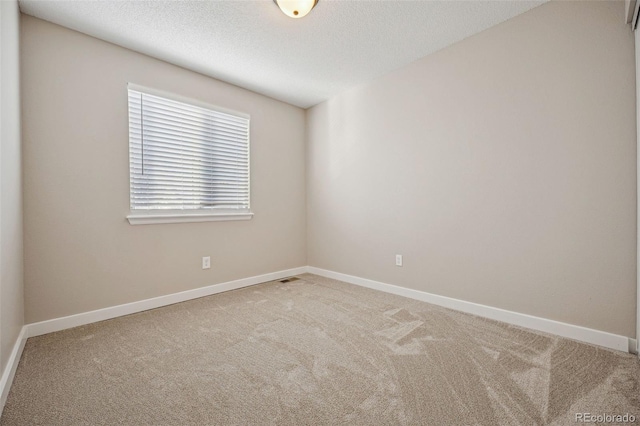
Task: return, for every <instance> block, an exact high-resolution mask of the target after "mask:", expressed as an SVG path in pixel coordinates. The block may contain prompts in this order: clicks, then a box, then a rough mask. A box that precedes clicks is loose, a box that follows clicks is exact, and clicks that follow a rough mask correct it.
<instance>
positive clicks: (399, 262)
mask: <svg viewBox="0 0 640 426" xmlns="http://www.w3.org/2000/svg"><path fill="white" fill-rule="evenodd" d="M396 266H402V255H401V254H396Z"/></svg>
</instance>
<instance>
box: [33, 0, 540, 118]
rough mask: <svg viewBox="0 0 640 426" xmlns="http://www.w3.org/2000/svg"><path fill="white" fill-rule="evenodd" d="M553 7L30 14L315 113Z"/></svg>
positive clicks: (65, 7) (104, 8) (232, 5)
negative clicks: (343, 95) (298, 13)
mask: <svg viewBox="0 0 640 426" xmlns="http://www.w3.org/2000/svg"><path fill="white" fill-rule="evenodd" d="M544 2H545V0H536V1H529V0H524V1H523V0H511V1H495V0H489V1H426V0H421V1H407V0H396V1H372V0H370V1H363V0H359V1H358V0H320V2H319V3H318V5H317V6H316V8H315V9H314V10H313V11H312V12H311V13H310V14H309V15H307V16H306V17H304V18H302V19H291V18H289V17H287V16H285V15H284V14H283V13H282V12H280V10H279V9H278V7H277V6H276V5H275V4H274V3H273V2H272V1H271V0H254V1H245V0H226V1H220V0H214V1H185V0H182V1H113V0H112V1H66V0H64V1H63V0H54V1H51V0H49V1H38V0H21V1H20V9H21V10H22V12H23V13H26V14H29V15H33V16H36V17H38V18H41V19H45V20H47V21H51V22H54V23H56V24H60V25H63V26H65V27H69V28H72V29H74V30H77V31H80V32H83V33H85V34H89V35H91V36H94V37H97V38H100V39H103V40H106V41H109V42H112V43H115V44H118V45H120V46H123V47H126V48H129V49H132V50H135V51H138V52H141V53H145V54H147V55H150V56H153V57H156V58H159V59H162V60H165V61H167V62H171V63H173V64H176V65H180V66H182V67H184V68H188V69H191V70H194V71H197V72H200V73H202V74H205V75H209V76H211V77H214V78H217V79H219V80H223V81H226V82H229V83H232V84H235V85H238V86H241V87H245V88H247V89H250V90H253V91H255V92H258V93H262V94H264V95H267V96H270V97H273V98H276V99H279V100H282V101H284V102H288V103H290V104H293V105H297V106H299V107H303V108H307V107H310V106H313V105H315V104H317V103H319V102H322V101H324V100H326V99H329V98H330V97H332V96H335V95H337V94H338V93H340V92H342V91H344V90H346V89H348V88H350V87H353V86H356V85H358V84H362V83H365V82H367V81H370V80H372V79H374V78H376V77H379V76H381V75H383V74H385V73H387V72H389V71H392V70H394V69H397V68H400V67H402V66H404V65H407V64H409V63H410V62H413V61H415V60H417V59H419V58H422V57H424V56H426V55H428V54H430V53H433V52H435V51H437V50H439V49H442V48H443V47H446V46H448V45H451V44H453V43H455V42H457V41H460V40H462V39H464V38H466V37H469V36H471V35H473V34H475V33H478V32H480V31H482V30H484V29H487V28H489V27H491V26H494V25H496V24H498V23H500V22H503V21H505V20H507V19H509V18H512V17H514V16H516V15H519V14H521V13H523V12H526V11H527V10H529V9H532V8H533V7H535V6H538V5H540V4H542V3H544Z"/></svg>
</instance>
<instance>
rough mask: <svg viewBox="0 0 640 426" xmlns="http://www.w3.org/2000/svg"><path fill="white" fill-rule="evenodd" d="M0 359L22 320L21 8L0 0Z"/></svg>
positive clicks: (3, 360)
mask: <svg viewBox="0 0 640 426" xmlns="http://www.w3.org/2000/svg"><path fill="white" fill-rule="evenodd" d="M0 31H1V34H0V99H1V101H0V324H1V326H0V364H1V371H4V368H5V366H6V365H7V360H8V358H9V356H10V354H11V350H12V349H13V346H14V345H15V343H16V339H17V338H18V335H19V334H20V329H21V328H22V326H23V325H24V302H23V273H22V269H23V263H22V262H23V250H22V238H23V235H22V159H21V138H20V55H19V33H20V11H19V10H18V2H17V1H14V0H10V1H1V2H0Z"/></svg>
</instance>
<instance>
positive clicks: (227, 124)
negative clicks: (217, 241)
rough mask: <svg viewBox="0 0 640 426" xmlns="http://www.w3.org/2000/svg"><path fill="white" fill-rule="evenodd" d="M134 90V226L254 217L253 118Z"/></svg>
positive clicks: (131, 121) (131, 168) (131, 177)
mask: <svg viewBox="0 0 640 426" xmlns="http://www.w3.org/2000/svg"><path fill="white" fill-rule="evenodd" d="M128 91H129V182H130V204H131V214H130V215H129V216H127V219H128V220H129V223H131V224H133V225H136V224H149V223H171V222H200V221H207V220H243V219H250V218H251V216H252V213H251V212H250V211H249V116H248V115H244V114H240V113H232V112H229V111H224V110H222V109H220V108H216V107H212V106H207V105H203V104H201V103H199V102H197V101H191V100H187V101H185V100H183V99H181V98H179V97H177V96H172V95H167V94H162V93H160V92H156V91H153V90H150V89H146V88H142V87H139V86H134V85H132V84H129V87H128Z"/></svg>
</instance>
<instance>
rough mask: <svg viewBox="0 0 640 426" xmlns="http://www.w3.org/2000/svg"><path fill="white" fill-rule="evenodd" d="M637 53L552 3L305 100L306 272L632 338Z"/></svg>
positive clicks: (594, 7) (602, 17)
mask: <svg viewBox="0 0 640 426" xmlns="http://www.w3.org/2000/svg"><path fill="white" fill-rule="evenodd" d="M633 49H634V43H633V35H632V33H631V31H630V30H629V28H628V27H627V26H626V25H625V23H624V2H551V3H548V4H545V5H543V6H540V7H538V8H535V9H533V10H532V11H530V12H527V13H525V14H523V15H521V16H518V17H516V18H514V19H512V20H510V21H507V22H505V23H503V24H500V25H498V26H496V27H494V28H492V29H489V30H487V31H484V32H482V33H480V34H478V35H476V36H473V37H471V38H468V39H466V40H464V41H462V42H460V43H458V44H455V45H453V46H451V47H449V48H447V49H444V50H442V51H440V52H437V53H435V54H433V55H431V56H428V57H426V58H424V59H422V60H420V61H417V62H415V63H414V64H412V65H410V66H408V67H405V68H403V69H401V70H398V71H396V72H393V73H391V74H389V75H387V76H385V77H383V78H380V79H378V80H376V81H374V82H372V83H370V84H366V85H363V86H360V87H358V88H355V89H353V90H351V91H349V92H346V93H344V94H342V95H340V96H338V97H336V98H333V99H331V100H329V101H327V102H325V103H322V104H320V105H318V106H316V107H314V108H312V109H311V110H309V111H308V113H307V125H308V128H307V132H308V142H307V143H308V146H307V182H308V186H307V199H308V202H307V215H308V216H307V221H308V260H309V264H310V265H312V266H316V267H320V268H326V269H330V270H334V271H338V272H342V273H347V274H351V275H356V276H360V277H365V278H369V279H374V280H378V281H382V282H386V283H391V284H396V285H400V286H404V287H409V288H413V289H417V290H422V291H426V292H430V293H435V294H439V295H445V296H449V297H454V298H458V299H463V300H467V301H472V302H477V303H481V304H486V305H490V306H495V307H499V308H504V309H508V310H512V311H516V312H521V313H526V314H531V315H535V316H540V317H544V318H549V319H554V320H559V321H563V322H567V323H571V324H577V325H581V326H585V327H590V328H594V329H598V330H604V331H607V332H612V333H616V334H620V335H625V336H629V337H634V336H635V310H636V287H635V286H636V280H635V273H636V266H635V265H636V262H635V260H636V256H635V255H636V248H635V244H636V228H635V226H636V225H635V221H636V216H635V214H636V192H635V191H636V146H635V83H634V53H633ZM395 254H402V255H404V263H405V264H404V267H401V268H400V267H396V266H394V255H395Z"/></svg>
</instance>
